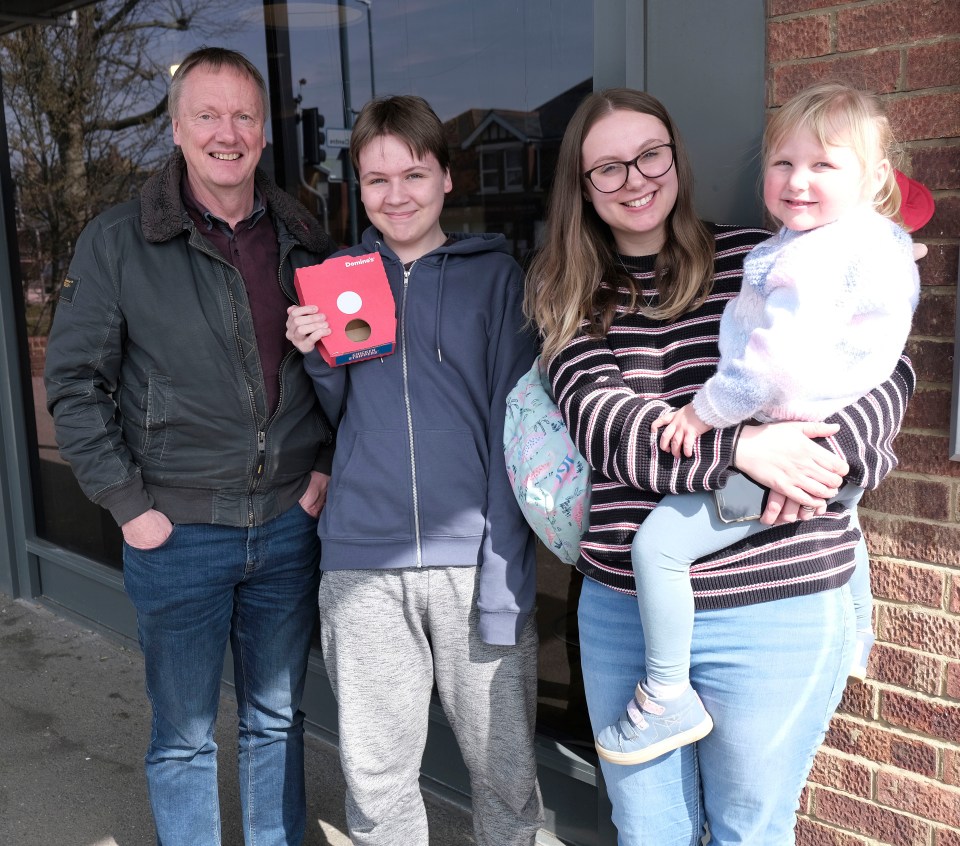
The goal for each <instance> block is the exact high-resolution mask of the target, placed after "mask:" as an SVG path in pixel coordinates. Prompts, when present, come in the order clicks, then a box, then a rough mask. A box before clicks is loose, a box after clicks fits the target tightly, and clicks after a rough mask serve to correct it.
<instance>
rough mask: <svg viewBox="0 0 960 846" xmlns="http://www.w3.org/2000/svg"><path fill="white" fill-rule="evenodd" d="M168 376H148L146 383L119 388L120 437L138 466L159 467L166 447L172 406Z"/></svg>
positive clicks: (125, 385) (154, 374) (128, 384)
mask: <svg viewBox="0 0 960 846" xmlns="http://www.w3.org/2000/svg"><path fill="white" fill-rule="evenodd" d="M171 392H172V387H171V385H170V377H169V376H162V375H160V374H158V373H151V374H150V375H149V376H148V377H147V384H146V385H145V386H144V385H131V384H130V383H129V382H127V383H126V384H124V385H123V386H122V387H121V392H120V394H119V395H118V397H117V404H118V406H119V408H120V415H121V419H122V423H123V438H124V440H125V441H126V443H127V444H128V445H129V446H130V447H131V448H132V449H133V451H134V454H135V457H136V460H137V462H138V463H139V464H154V465H155V464H159V463H160V462H161V461H162V460H163V456H164V449H165V447H166V445H167V428H168V427H167V421H168V419H169V415H170V409H171V406H172V400H171Z"/></svg>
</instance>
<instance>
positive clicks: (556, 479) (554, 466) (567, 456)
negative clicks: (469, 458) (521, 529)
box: [503, 358, 590, 564]
mask: <svg viewBox="0 0 960 846" xmlns="http://www.w3.org/2000/svg"><path fill="white" fill-rule="evenodd" d="M549 388H550V386H549V382H548V381H547V378H546V373H545V372H544V371H543V369H542V366H541V363H540V359H539V358H537V360H536V361H535V362H534V363H533V367H531V368H530V371H529V372H528V373H526V374H525V375H524V376H523V377H522V378H521V379H520V381H519V382H517V385H516V387H515V388H514V389H513V390H512V391H511V392H510V394H509V395H508V396H507V416H506V421H505V424H504V429H503V454H504V458H505V460H506V464H507V475H508V476H509V478H510V486H511V487H512V488H513V495H514V496H515V497H516V498H517V502H518V503H519V505H520V510H521V511H522V512H523V516H524V517H525V518H526V520H527V522H528V523H529V524H530V526H531V528H532V529H533V530H534V532H536V533H537V536H538V537H539V538H540V540H542V541H543V543H544V544H545V545H546V547H547V549H549V550H550V551H551V552H552V553H553V554H554V555H556V556H557V557H558V558H559V559H560V560H561V561H564V562H565V563H567V564H574V563H576V561H577V559H578V558H579V557H580V537H581V536H582V535H583V533H584V531H585V530H586V528H587V521H588V519H589V514H590V467H589V465H588V464H587V462H586V460H585V459H584V458H583V456H582V455H580V453H579V452H578V450H577V448H576V446H575V445H574V443H573V440H572V439H571V437H570V434H569V433H568V432H567V427H566V425H565V424H564V422H563V417H562V416H561V414H560V409H558V408H557V406H556V404H555V403H554V401H553V399H552V398H551V396H550V390H549Z"/></svg>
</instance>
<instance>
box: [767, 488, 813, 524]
mask: <svg viewBox="0 0 960 846" xmlns="http://www.w3.org/2000/svg"><path fill="white" fill-rule="evenodd" d="M826 510H827V506H826V503H824V504H823V505H821V506H819V507H818V508H812V507H811V506H809V505H801V504H800V503H799V502H797V501H796V500H795V499H788V498H787V497H785V496H784V495H783V494H781V493H777V492H776V491H770V493H768V494H767V505H766V507H765V508H764V511H763V514H762V515H761V516H760V522H761V523H763V524H764V525H766V526H779V525H780V524H781V523H794V522H796V521H797V520H812V519H813V518H814V517H819V516H820V515H821V514H823V513H824V512H826Z"/></svg>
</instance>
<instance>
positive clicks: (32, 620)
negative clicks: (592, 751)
mask: <svg viewBox="0 0 960 846" xmlns="http://www.w3.org/2000/svg"><path fill="white" fill-rule="evenodd" d="M0 726H2V727H3V728H2V735H0V736H2V740H0V844H3V846H153V844H154V843H155V837H154V833H153V823H152V819H151V816H150V808H149V805H148V803H147V791H146V781H145V779H144V775H143V755H144V752H145V751H146V743H147V740H148V739H149V732H150V708H149V705H148V703H147V699H146V695H145V693H144V687H143V660H142V658H141V656H140V652H139V651H134V650H131V649H128V648H126V647H125V646H123V645H121V644H119V643H117V642H115V641H113V640H111V639H110V638H108V637H105V636H104V635H102V634H99V633H97V632H94V631H91V630H89V629H86V628H83V627H82V626H80V625H77V624H76V623H74V622H72V621H70V620H66V619H63V618H61V617H58V616H56V615H55V614H54V613H52V612H51V611H50V610H49V609H48V608H46V607H45V606H43V605H41V604H39V603H36V602H32V601H27V600H12V599H10V597H8V596H6V595H4V594H2V593H0ZM236 730H237V719H236V703H235V702H233V701H232V700H231V699H230V698H229V697H228V696H226V695H224V696H223V698H222V699H221V708H220V718H219V720H218V725H217V743H218V745H219V747H220V752H219V761H220V782H221V783H220V795H221V814H222V817H223V843H224V844H225V846H241V844H242V843H243V835H242V834H241V831H240V825H239V821H240V805H239V799H238V796H237V773H236V736H237V735H236ZM306 778H307V835H306V838H305V839H304V846H349V843H350V840H349V838H348V837H347V836H346V834H345V832H346V824H345V822H344V813H343V793H344V786H343V778H342V776H341V773H340V764H339V760H338V758H337V753H336V750H335V749H334V748H333V747H331V746H329V745H328V744H326V743H324V742H322V741H320V740H317V739H316V738H313V737H308V738H307V754H306ZM427 813H428V815H429V817H430V834H431V836H430V843H431V846H466V844H472V843H473V842H474V841H473V837H472V836H471V834H470V832H471V825H470V818H469V815H468V814H467V813H466V812H465V811H463V810H462V809H460V808H457V807H454V806H451V805H449V804H447V803H445V802H442V801H440V800H438V799H436V798H433V797H430V796H428V797H427ZM397 846H403V845H402V844H397Z"/></svg>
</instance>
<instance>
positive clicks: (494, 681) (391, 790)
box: [320, 567, 543, 846]
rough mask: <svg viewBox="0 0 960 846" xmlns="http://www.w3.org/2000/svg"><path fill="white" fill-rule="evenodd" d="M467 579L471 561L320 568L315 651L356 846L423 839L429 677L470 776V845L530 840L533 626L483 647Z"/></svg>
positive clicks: (413, 844) (534, 792) (508, 845)
mask: <svg viewBox="0 0 960 846" xmlns="http://www.w3.org/2000/svg"><path fill="white" fill-rule="evenodd" d="M477 575H478V570H477V568H475V567H429V568H423V569H420V570H413V569H407V570H344V571H329V572H325V573H324V574H323V579H322V580H321V583H320V623H321V639H322V643H323V657H324V661H325V662H326V666H327V673H328V674H329V676H330V681H331V683H332V685H333V691H334V694H335V695H336V697H337V714H338V717H339V723H340V761H341V764H342V766H343V772H344V775H345V777H346V782H347V800H346V807H347V825H348V827H349V830H350V838H351V840H352V842H353V843H354V846H428V836H427V818H426V812H425V809H424V805H423V797H422V796H421V794H420V786H419V776H420V763H421V760H422V758H423V750H424V746H425V744H426V740H427V722H428V719H427V718H428V709H429V705H430V693H431V690H432V687H433V682H434V679H436V683H437V689H438V691H439V693H440V701H441V703H442V704H443V709H444V711H445V712H446V715H447V719H448V720H449V721H450V725H451V726H452V728H453V731H454V734H455V735H456V738H457V742H458V744H459V746H460V752H461V754H462V755H463V759H464V761H465V762H466V765H467V768H468V770H469V771H470V789H471V792H472V794H473V827H474V834H475V837H476V841H477V844H478V846H532V844H533V842H534V840H535V838H536V835H537V830H538V828H539V827H540V824H541V823H542V822H543V802H542V800H541V798H540V787H539V785H538V783H537V765H536V759H535V756H534V750H533V735H534V725H535V720H536V704H537V631H536V625H535V621H534V619H533V615H531V617H530V619H528V620H527V623H526V626H525V627H524V630H523V634H522V636H521V638H520V643H518V644H517V645H516V646H491V645H489V644H486V643H484V642H483V641H482V640H481V639H480V636H479V635H478V633H477V617H478V614H477V610H476V601H475V593H476V582H477Z"/></svg>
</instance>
